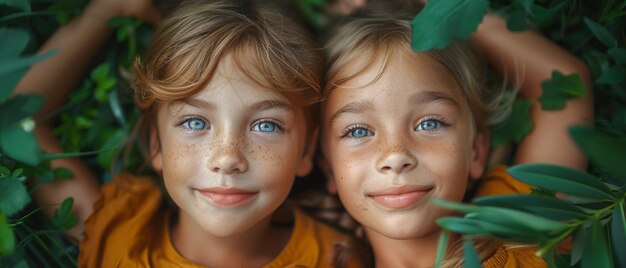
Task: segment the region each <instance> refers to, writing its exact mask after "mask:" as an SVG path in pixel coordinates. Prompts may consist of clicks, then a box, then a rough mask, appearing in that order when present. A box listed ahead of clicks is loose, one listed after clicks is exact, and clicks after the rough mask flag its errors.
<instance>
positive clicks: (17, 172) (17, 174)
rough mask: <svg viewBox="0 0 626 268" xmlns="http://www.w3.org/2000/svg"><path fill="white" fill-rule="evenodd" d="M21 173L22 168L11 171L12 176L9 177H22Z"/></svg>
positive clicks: (22, 171)
mask: <svg viewBox="0 0 626 268" xmlns="http://www.w3.org/2000/svg"><path fill="white" fill-rule="evenodd" d="M22 173H24V169H23V168H18V169H15V170H13V174H11V177H13V178H18V177H19V176H20V175H22Z"/></svg>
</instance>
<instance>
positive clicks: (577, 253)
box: [570, 227, 587, 266]
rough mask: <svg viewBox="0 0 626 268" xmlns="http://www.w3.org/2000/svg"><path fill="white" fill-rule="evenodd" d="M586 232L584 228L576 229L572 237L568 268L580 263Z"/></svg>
mask: <svg viewBox="0 0 626 268" xmlns="http://www.w3.org/2000/svg"><path fill="white" fill-rule="evenodd" d="M586 235H587V232H586V231H585V228H584V227H578V230H577V231H576V234H575V235H574V237H573V239H574V241H573V243H572V256H571V258H570V266H574V265H576V263H578V262H579V261H580V259H581V258H582V256H583V251H584V248H585V241H586V238H587V237H586Z"/></svg>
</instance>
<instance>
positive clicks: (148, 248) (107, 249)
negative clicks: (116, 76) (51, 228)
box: [78, 173, 353, 268]
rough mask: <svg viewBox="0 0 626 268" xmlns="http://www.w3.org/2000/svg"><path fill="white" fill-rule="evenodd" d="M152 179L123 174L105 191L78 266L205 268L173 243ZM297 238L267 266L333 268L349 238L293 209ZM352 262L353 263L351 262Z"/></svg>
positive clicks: (167, 216) (88, 226) (88, 223)
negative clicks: (341, 244)
mask: <svg viewBox="0 0 626 268" xmlns="http://www.w3.org/2000/svg"><path fill="white" fill-rule="evenodd" d="M162 196H163V195H162V191H161V189H160V188H158V187H157V186H156V185H155V184H154V183H153V182H152V181H151V180H150V179H148V178H141V177H137V176H133V175H130V174H128V173H121V174H120V175H118V176H117V177H116V178H115V179H114V180H113V181H112V182H110V183H108V184H107V185H104V186H103V188H102V197H101V199H100V200H99V201H98V202H97V203H96V204H95V205H94V212H93V214H92V215H91V216H90V217H89V219H87V221H86V223H85V237H84V239H83V240H82V241H81V243H80V254H79V256H78V265H79V267H202V266H200V265H198V264H196V263H193V262H191V261H189V260H187V259H185V258H183V257H182V256H181V255H180V254H179V253H178V252H177V251H176V249H174V247H173V245H172V242H171V239H170V232H169V229H170V224H169V223H170V218H171V215H172V213H171V212H170V211H168V210H167V209H166V208H165V207H164V204H163V197H162ZM294 222H295V223H294V227H293V233H292V235H291V237H290V239H289V241H288V242H287V245H286V246H285V248H284V249H283V250H282V252H281V253H280V254H279V255H278V257H276V259H274V260H273V261H272V262H271V263H269V264H268V265H266V266H265V267H268V268H269V267H332V265H331V264H332V260H333V245H334V243H336V242H345V241H347V240H348V239H349V238H348V236H346V235H343V234H341V233H339V232H337V231H336V230H334V229H333V228H331V227H329V226H326V225H324V224H322V223H319V222H317V221H315V220H313V219H312V218H310V217H309V216H307V215H306V214H305V213H303V212H301V211H299V210H297V209H295V210H294ZM351 263H353V262H351Z"/></svg>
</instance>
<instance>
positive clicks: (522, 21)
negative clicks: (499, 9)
mask: <svg viewBox="0 0 626 268" xmlns="http://www.w3.org/2000/svg"><path fill="white" fill-rule="evenodd" d="M506 27H507V28H508V29H509V30H510V31H512V32H521V31H524V30H526V12H524V11H521V10H516V11H514V12H512V13H509V14H507V17H506Z"/></svg>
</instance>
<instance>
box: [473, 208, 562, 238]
mask: <svg viewBox="0 0 626 268" xmlns="http://www.w3.org/2000/svg"><path fill="white" fill-rule="evenodd" d="M481 208H482V210H480V211H478V212H473V213H471V219H476V220H480V221H484V222H490V223H493V224H496V225H502V226H508V227H511V228H518V229H520V230H525V231H526V232H527V234H528V235H531V234H532V233H537V232H541V233H546V234H547V233H552V232H554V231H556V230H559V229H562V228H564V227H566V225H565V224H563V223H560V222H557V221H553V220H550V219H546V218H543V217H539V216H535V215H533V214H530V213H527V212H522V211H518V210H514V209H508V208H499V207H481ZM466 217H468V218H470V214H468V215H467V216H466Z"/></svg>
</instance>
